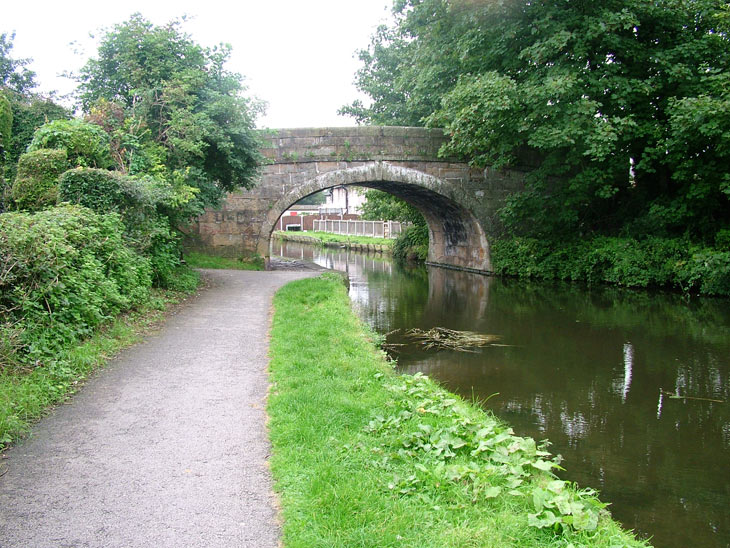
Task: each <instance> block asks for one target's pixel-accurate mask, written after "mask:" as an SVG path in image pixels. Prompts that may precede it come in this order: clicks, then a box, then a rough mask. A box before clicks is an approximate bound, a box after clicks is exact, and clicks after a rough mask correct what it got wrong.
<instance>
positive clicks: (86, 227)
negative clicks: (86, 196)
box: [0, 205, 151, 364]
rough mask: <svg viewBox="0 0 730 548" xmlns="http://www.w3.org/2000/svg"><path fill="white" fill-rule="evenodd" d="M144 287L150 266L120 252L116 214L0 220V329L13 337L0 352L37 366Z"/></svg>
mask: <svg viewBox="0 0 730 548" xmlns="http://www.w3.org/2000/svg"><path fill="white" fill-rule="evenodd" d="M150 285H151V269H150V265H149V261H148V260H147V259H145V258H144V257H142V256H140V255H139V254H138V253H136V252H134V251H133V250H132V249H130V248H129V247H128V246H126V245H125V243H124V241H123V238H122V224H121V221H120V220H119V216H118V215H116V214H105V215H98V214H96V213H94V212H92V211H91V210H89V209H87V208H84V207H80V206H70V205H66V206H59V207H56V208H53V209H49V210H46V211H42V212H39V213H35V214H30V213H5V214H3V215H0V326H2V330H3V331H4V334H11V333H12V334H14V338H13V340H12V341H9V342H8V344H7V345H6V346H8V348H2V347H0V352H5V353H8V352H10V351H12V352H16V353H19V354H20V355H21V357H22V359H23V361H25V362H26V363H29V364H34V363H37V362H38V361H40V362H41V363H42V361H43V360H44V359H46V358H48V357H50V356H52V355H53V353H54V352H57V351H58V350H60V349H62V348H65V347H67V346H68V345H70V344H72V343H74V342H75V341H77V340H79V339H80V338H83V337H86V336H88V335H90V334H91V333H92V331H93V329H94V328H95V327H96V326H98V325H99V324H100V323H102V322H104V321H105V320H108V319H110V318H111V317H113V316H114V315H115V314H117V313H118V312H120V311H123V310H127V309H129V308H131V307H133V306H135V305H136V304H138V303H140V302H143V301H144V300H146V299H147V298H148V295H149V287H150ZM13 341H14V342H13ZM10 346H12V348H10Z"/></svg>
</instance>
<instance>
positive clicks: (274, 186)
mask: <svg viewBox="0 0 730 548" xmlns="http://www.w3.org/2000/svg"><path fill="white" fill-rule="evenodd" d="M264 137H265V142H266V144H265V147H264V148H263V149H262V152H263V154H264V156H265V157H266V158H267V159H268V160H269V162H270V163H269V164H267V165H265V166H264V167H263V169H262V170H261V174H260V177H259V181H258V183H257V184H256V186H255V187H254V188H253V189H251V190H247V191H243V192H235V193H232V194H230V195H228V197H227V199H226V201H225V204H224V205H223V207H222V209H221V210H218V211H213V210H208V211H206V212H205V214H204V215H202V216H201V217H200V218H199V219H198V220H197V222H196V223H195V224H194V226H193V227H191V240H190V241H191V245H192V246H193V247H197V248H201V249H204V250H205V251H206V252H208V253H214V254H219V255H251V254H254V253H255V254H259V255H261V256H262V257H267V258H268V255H269V240H270V237H271V232H272V231H273V230H274V227H275V225H276V222H277V220H278V219H279V217H280V216H281V214H282V213H284V211H286V210H287V209H288V208H289V206H291V205H292V204H294V203H295V202H297V201H299V200H300V199H301V198H304V197H305V196H308V195H309V194H312V193H314V192H317V191H320V190H323V189H326V188H330V187H333V186H338V185H358V186H364V187H369V188H377V189H380V190H384V191H386V192H389V193H391V194H394V195H396V196H398V197H400V198H403V199H404V200H406V201H407V202H409V203H411V204H413V205H414V206H415V207H417V208H418V209H419V210H420V211H421V212H422V213H423V214H424V216H425V218H426V220H427V222H428V227H429V233H430V237H431V245H430V249H429V255H428V260H429V262H431V263H434V264H442V265H444V266H451V267H455V268H464V269H470V270H478V271H490V270H491V262H490V257H489V243H488V236H493V235H495V234H496V233H497V232H498V231H499V229H500V228H499V223H498V221H497V216H496V211H497V210H498V209H499V207H501V205H502V204H503V203H504V199H505V198H506V197H507V196H508V195H509V194H511V193H512V192H514V191H516V190H519V189H520V188H522V186H523V181H524V175H525V170H520V169H514V170H492V169H489V168H487V169H484V170H477V169H474V168H471V167H470V166H469V165H468V164H466V163H463V162H459V161H456V160H451V159H444V158H439V157H438V150H439V148H440V147H441V145H442V144H443V143H444V141H445V137H444V134H443V132H442V131H441V130H437V129H425V128H408V127H376V126H368V127H355V128H302V129H279V130H267V131H266V132H264Z"/></svg>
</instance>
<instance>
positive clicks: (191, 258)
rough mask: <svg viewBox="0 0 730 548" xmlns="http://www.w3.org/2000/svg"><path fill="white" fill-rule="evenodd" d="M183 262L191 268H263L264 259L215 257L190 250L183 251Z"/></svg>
mask: <svg viewBox="0 0 730 548" xmlns="http://www.w3.org/2000/svg"><path fill="white" fill-rule="evenodd" d="M185 262H186V263H187V264H188V265H190V266H191V267H193V268H214V269H221V270H264V261H263V259H261V258H260V257H252V258H250V259H244V258H243V257H240V258H231V257H216V256H214V255H205V254H204V253H198V252H194V251H191V252H189V253H185Z"/></svg>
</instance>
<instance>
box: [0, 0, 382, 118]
mask: <svg viewBox="0 0 730 548" xmlns="http://www.w3.org/2000/svg"><path fill="white" fill-rule="evenodd" d="M3 4H4V5H3V7H2V10H0V14H2V19H1V20H0V33H1V32H8V33H11V32H12V31H15V33H16V35H15V41H14V46H13V49H12V51H11V55H12V57H13V58H14V59H18V58H25V57H30V58H32V59H33V63H32V64H31V65H30V67H29V68H30V69H32V70H34V71H35V72H36V75H37V77H36V81H37V82H38V83H39V84H40V89H41V91H44V92H48V91H51V90H56V91H58V92H59V93H61V94H64V93H69V92H70V91H72V90H73V89H74V87H75V86H74V82H73V81H71V80H69V79H66V78H61V77H59V74H60V73H62V72H64V71H72V72H73V71H77V70H78V69H79V68H80V67H81V66H82V65H83V64H84V63H85V61H86V60H87V59H88V58H89V57H91V56H94V55H95V54H96V46H97V42H96V40H95V39H92V38H91V37H90V34H92V33H93V34H96V35H97V36H99V35H100V34H101V32H99V30H100V29H102V28H104V27H111V26H113V25H114V24H116V23H121V22H123V21H126V20H127V19H128V18H129V16H130V15H131V14H132V13H134V12H140V13H141V14H142V15H143V16H144V17H146V18H147V19H149V20H151V21H152V22H153V23H155V24H157V25H161V24H164V23H167V22H168V21H170V20H171V19H173V18H176V17H180V16H182V15H187V16H189V17H192V19H189V20H188V21H187V22H186V23H184V25H183V30H184V31H185V32H187V33H188V34H190V35H191V36H192V38H193V40H195V41H196V42H197V43H199V44H201V45H203V46H213V45H216V44H218V43H221V42H226V43H229V44H231V46H232V47H233V53H232V55H231V60H230V62H229V64H228V68H229V69H230V70H232V71H234V72H239V73H241V74H242V75H244V77H245V82H246V84H247V85H248V87H249V94H250V95H255V96H257V97H258V98H260V99H263V100H264V101H266V102H267V103H268V108H267V114H266V116H264V117H262V118H260V119H259V120H258V123H257V125H258V126H259V127H271V128H282V127H318V126H322V127H324V126H353V125H355V122H354V120H353V119H352V118H349V117H341V116H338V115H337V109H338V108H339V107H341V106H342V105H344V104H346V103H350V102H352V100H353V99H355V98H357V97H361V96H360V95H358V92H357V91H356V90H355V87H354V85H353V80H354V76H355V71H356V70H357V69H358V68H359V67H360V63H359V61H358V60H357V59H356V57H355V52H356V50H358V49H362V48H365V47H367V45H368V44H369V42H370V36H371V35H372V34H373V33H374V31H375V29H376V27H377V25H378V24H380V23H384V22H387V21H388V20H389V16H390V11H389V8H390V6H391V5H392V2H391V1H390V0H359V1H352V0H299V1H297V0H268V1H267V0H262V1H246V0H242V1H238V2H235V0H234V1H233V2H231V1H228V2H224V1H220V0H195V1H193V0H177V1H170V0H162V1H155V0H148V1H147V2H143V1H139V0H125V1H123V2H98V1H96V2H89V1H80V0H67V1H59V0H55V1H51V2H49V1H47V0H41V1H38V0H37V1H35V2H28V3H25V2H23V1H15V2H4V3H3ZM72 42H75V43H76V45H75V46H72V45H71V43H72ZM74 50H80V53H74ZM361 98H362V97H361Z"/></svg>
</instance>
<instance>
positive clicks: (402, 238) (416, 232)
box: [393, 224, 428, 261]
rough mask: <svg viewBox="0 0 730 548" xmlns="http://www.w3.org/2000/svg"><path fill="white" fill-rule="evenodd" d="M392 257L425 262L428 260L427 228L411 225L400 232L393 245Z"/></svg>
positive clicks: (421, 225) (423, 225)
mask: <svg viewBox="0 0 730 548" xmlns="http://www.w3.org/2000/svg"><path fill="white" fill-rule="evenodd" d="M393 257H395V258H396V259H400V260H416V261H425V260H426V259H427V258H428V226H427V225H425V224H418V225H412V226H409V227H408V228H406V229H405V230H404V231H403V232H401V233H400V234H399V235H398V238H396V240H395V242H394V243H393Z"/></svg>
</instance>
